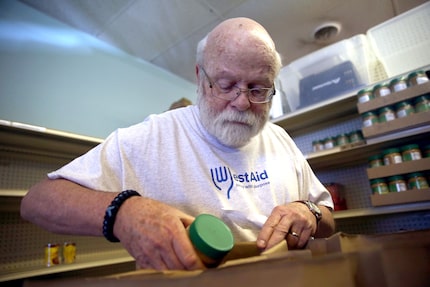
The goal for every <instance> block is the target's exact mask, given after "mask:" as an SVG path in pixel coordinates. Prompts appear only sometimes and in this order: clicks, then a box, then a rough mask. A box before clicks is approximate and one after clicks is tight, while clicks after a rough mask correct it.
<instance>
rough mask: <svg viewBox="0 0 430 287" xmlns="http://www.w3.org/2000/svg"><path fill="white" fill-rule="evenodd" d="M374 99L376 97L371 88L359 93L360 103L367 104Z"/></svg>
mask: <svg viewBox="0 0 430 287" xmlns="http://www.w3.org/2000/svg"><path fill="white" fill-rule="evenodd" d="M374 98H375V96H374V95H373V90H372V89H371V88H367V89H362V90H360V91H358V93H357V99H358V102H359V103H365V102H368V101H370V100H372V99H374Z"/></svg>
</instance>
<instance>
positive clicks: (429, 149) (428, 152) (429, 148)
mask: <svg viewBox="0 0 430 287" xmlns="http://www.w3.org/2000/svg"><path fill="white" fill-rule="evenodd" d="M423 151H424V157H430V145H426V146H424V148H423Z"/></svg>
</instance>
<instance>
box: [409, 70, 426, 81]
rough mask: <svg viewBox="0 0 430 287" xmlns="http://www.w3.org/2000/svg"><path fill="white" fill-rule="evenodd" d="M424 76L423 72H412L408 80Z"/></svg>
mask: <svg viewBox="0 0 430 287" xmlns="http://www.w3.org/2000/svg"><path fill="white" fill-rule="evenodd" d="M424 74H425V72H424V71H415V72H412V73H410V74H409V76H408V79H410V78H413V77H416V76H418V75H424Z"/></svg>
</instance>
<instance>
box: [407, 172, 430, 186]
mask: <svg viewBox="0 0 430 287" xmlns="http://www.w3.org/2000/svg"><path fill="white" fill-rule="evenodd" d="M406 178H407V179H408V188H409V189H424V188H429V184H428V182H427V179H426V178H425V177H424V174H423V173H421V172H414V173H410V174H407V175H406Z"/></svg>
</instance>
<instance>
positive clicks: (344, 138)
mask: <svg viewBox="0 0 430 287" xmlns="http://www.w3.org/2000/svg"><path fill="white" fill-rule="evenodd" d="M346 144H349V137H348V134H340V135H338V136H337V137H336V145H338V146H339V145H346Z"/></svg>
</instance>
